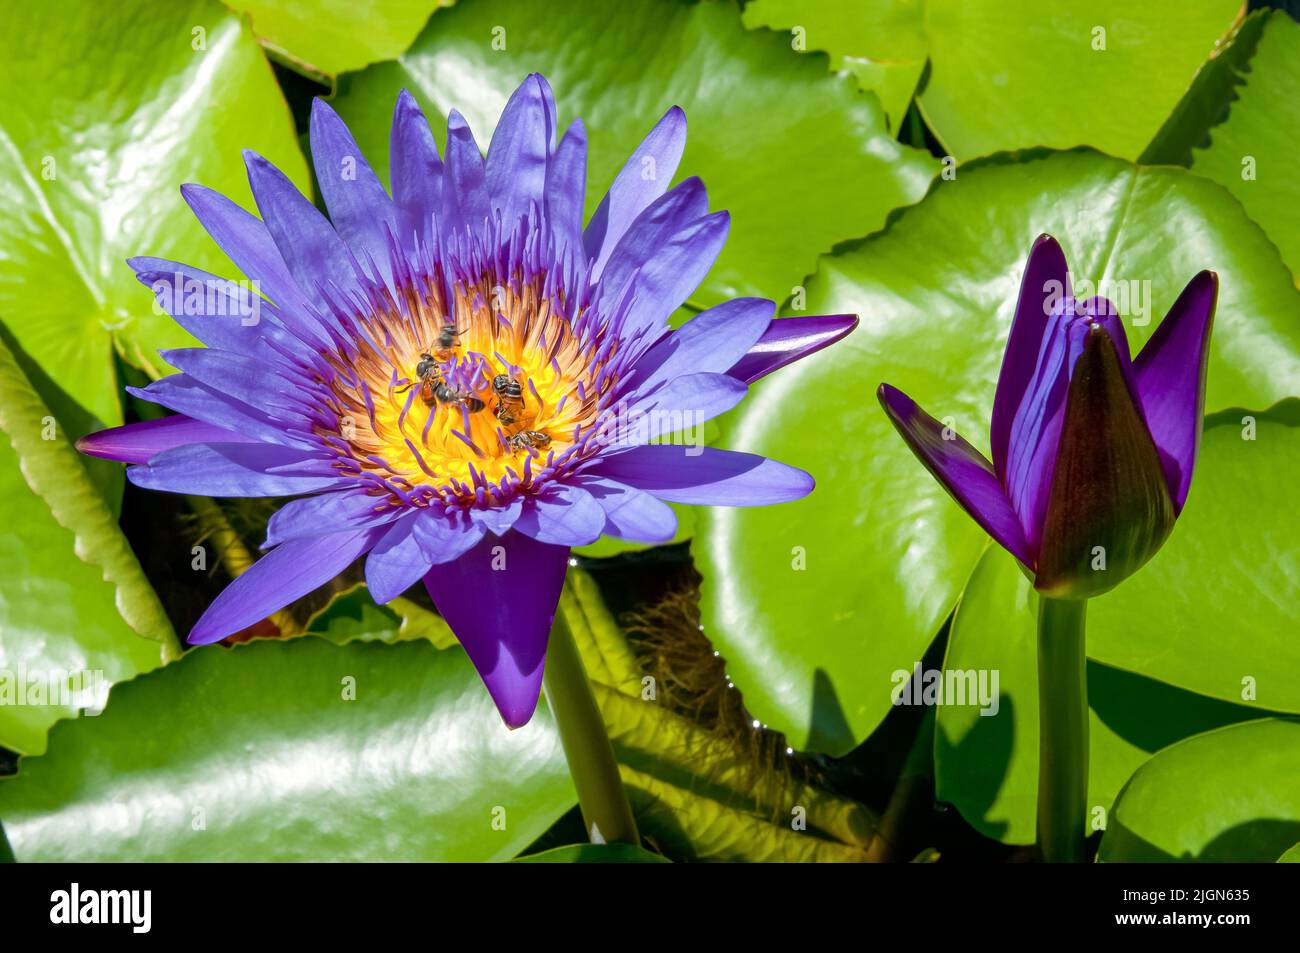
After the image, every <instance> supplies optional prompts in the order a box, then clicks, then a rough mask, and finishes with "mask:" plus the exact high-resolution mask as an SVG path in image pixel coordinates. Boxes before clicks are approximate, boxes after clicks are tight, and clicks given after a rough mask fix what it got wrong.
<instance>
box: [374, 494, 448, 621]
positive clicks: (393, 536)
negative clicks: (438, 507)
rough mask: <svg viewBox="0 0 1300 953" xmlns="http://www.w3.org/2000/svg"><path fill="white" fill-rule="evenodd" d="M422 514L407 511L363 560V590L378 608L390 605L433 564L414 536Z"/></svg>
mask: <svg viewBox="0 0 1300 953" xmlns="http://www.w3.org/2000/svg"><path fill="white" fill-rule="evenodd" d="M426 515H427V514H426V513H425V511H423V510H411V511H410V512H408V513H407V514H406V515H405V516H403V517H402V518H401V519H399V520H398V521H397V522H396V523H394V524H393V525H392V526H389V527H387V529H386V532H385V533H384V535H383V536H381V537H380V539H379V541H378V542H376V543H375V545H374V548H373V549H371V550H370V555H369V556H367V557H366V587H367V588H368V589H369V590H370V597H371V598H372V599H374V600H375V602H377V603H379V604H380V605H384V604H385V603H388V602H392V601H393V600H394V599H396V598H397V597H398V596H400V595H401V594H402V593H404V592H405V591H406V590H407V589H410V588H411V587H412V586H413V585H415V584H416V583H417V582H419V581H420V580H421V579H423V578H424V574H425V573H427V572H428V571H429V567H430V566H432V565H433V560H432V559H431V558H429V557H428V556H426V555H425V553H424V549H423V547H422V546H421V545H420V540H419V538H418V537H417V536H416V535H415V524H416V523H417V522H418V521H419V520H420V519H421V518H423V517H425V516H426Z"/></svg>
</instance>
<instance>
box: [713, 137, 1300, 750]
mask: <svg viewBox="0 0 1300 953" xmlns="http://www.w3.org/2000/svg"><path fill="white" fill-rule="evenodd" d="M1042 232H1049V233H1051V234H1053V235H1055V236H1056V237H1057V238H1058V239H1060V240H1061V243H1062V245H1063V247H1064V248H1065V251H1066V255H1067V258H1068V260H1069V262H1070V264H1071V266H1072V267H1073V269H1074V281H1075V289H1076V291H1085V290H1087V289H1086V288H1085V287H1084V286H1083V284H1082V282H1083V281H1084V280H1085V279H1086V280H1088V281H1090V282H1093V283H1097V282H1099V281H1100V280H1102V279H1106V280H1107V281H1112V282H1116V281H1120V280H1122V281H1124V282H1125V284H1124V285H1123V287H1124V289H1126V290H1130V289H1131V290H1132V291H1133V292H1134V293H1133V294H1131V295H1128V298H1129V300H1128V301H1127V302H1125V301H1120V302H1119V304H1120V306H1121V311H1123V312H1124V317H1125V324H1126V329H1127V331H1128V335H1129V340H1130V342H1131V344H1132V345H1133V347H1134V349H1135V350H1136V349H1137V348H1138V347H1140V346H1141V344H1142V343H1143V342H1144V341H1145V340H1146V339H1147V338H1148V337H1149V336H1150V334H1151V332H1152V330H1153V328H1154V327H1155V326H1156V325H1157V324H1158V323H1159V321H1160V319H1161V318H1162V317H1163V315H1164V313H1165V312H1166V311H1167V310H1168V308H1169V306H1170V305H1172V304H1173V301H1174V298H1175V297H1176V296H1177V295H1178V293H1179V292H1180V291H1181V290H1182V288H1183V286H1184V285H1185V283H1186V282H1187V281H1188V280H1189V279H1191V278H1192V276H1193V275H1195V274H1196V273H1197V272H1199V271H1200V270H1202V269H1204V268H1211V269H1214V270H1215V271H1217V272H1218V273H1219V276H1220V281H1221V293H1220V299H1219V310H1218V317H1217V319H1216V329H1215V337H1214V341H1213V344H1212V347H1211V358H1210V370H1209V392H1208V398H1207V409H1209V410H1218V409H1222V408H1225V407H1230V406H1243V407H1268V406H1270V405H1272V404H1273V403H1275V402H1276V401H1278V400H1280V399H1282V398H1283V397H1286V396H1288V395H1290V394H1293V393H1300V292H1298V291H1297V290H1296V288H1295V286H1294V284H1293V283H1292V281H1291V275H1290V272H1289V271H1288V270H1287V269H1286V266H1285V265H1284V264H1283V263H1282V261H1281V259H1280V258H1279V256H1278V253H1277V250H1276V248H1275V247H1274V246H1273V245H1272V244H1271V243H1270V242H1269V240H1268V238H1267V237H1266V236H1265V235H1264V233H1263V232H1262V231H1261V230H1260V228H1259V227H1258V226H1257V225H1255V224H1254V223H1253V222H1252V221H1250V220H1249V219H1248V218H1247V217H1246V216H1245V214H1244V213H1243V211H1242V210H1241V207H1240V205H1239V203H1238V202H1237V201H1236V200H1235V199H1233V198H1232V196H1231V195H1229V194H1228V193H1227V192H1226V191H1225V190H1224V189H1222V188H1221V187H1219V186H1217V185H1215V184H1214V183H1212V182H1209V181H1208V180H1206V179H1204V178H1201V177H1199V176H1196V175H1192V174H1190V173H1188V172H1186V171H1185V170H1181V169H1175V168H1164V167H1161V168H1146V167H1140V166H1135V165H1132V164H1130V163H1127V162H1124V161H1122V160H1119V159H1113V158H1109V157H1106V156H1102V155H1099V154H1097V153H1094V152H1091V151H1088V150H1076V151H1071V152H1064V153H1051V152H1043V151H1033V152H1030V153H1025V154H1018V155H1012V156H1003V157H996V158H994V159H990V160H983V161H980V162H977V163H974V164H972V165H971V166H968V167H963V169H962V170H961V172H960V173H959V175H958V176H957V178H956V180H954V181H951V182H940V183H938V184H937V185H936V186H935V188H934V189H933V191H932V193H931V194H930V195H929V196H928V197H927V198H926V199H925V201H923V202H922V203H921V204H920V205H918V206H916V207H914V208H911V209H908V210H905V211H904V212H902V213H901V214H899V215H898V216H897V217H896V218H895V219H894V220H893V221H892V223H891V225H890V227H889V228H887V229H886V230H885V231H884V232H882V233H880V234H877V235H874V236H872V237H870V238H868V239H866V240H864V241H862V242H858V243H856V244H853V245H850V246H847V247H845V248H843V249H842V250H840V251H839V252H838V253H837V254H835V255H831V256H828V257H825V258H823V259H822V262H821V267H820V269H819V271H818V273H817V275H816V276H815V277H814V278H813V279H812V280H811V281H810V282H809V287H808V298H807V306H808V309H809V311H811V312H813V313H818V312H821V313H837V312H853V313H856V314H860V315H862V318H863V321H862V324H861V326H860V327H859V328H858V329H857V330H856V331H855V332H854V333H853V334H851V335H849V336H848V337H847V338H846V339H845V340H843V341H841V342H839V343H838V344H836V345H835V346H834V347H831V348H827V349H826V350H825V351H822V352H821V353H819V354H816V355H814V356H813V357H812V358H810V359H808V360H805V361H800V362H799V363H798V364H795V365H792V366H790V367H787V368H783V369H782V370H781V371H779V372H777V373H776V374H773V375H772V376H771V377H769V378H767V379H766V380H764V381H762V382H760V383H758V384H757V385H755V386H754V388H753V389H752V391H751V393H750V395H749V398H748V399H747V400H746V401H745V402H744V403H743V404H741V406H740V407H739V408H737V410H736V411H734V412H732V413H731V414H730V415H728V416H727V417H726V418H724V419H723V420H722V421H721V423H722V429H723V438H722V442H723V444H724V445H726V446H731V447H735V448H736V449H740V450H748V451H751V452H756V453H762V454H765V455H768V456H772V457H775V458H777V459H779V460H783V461H785V462H787V463H791V464H794V465H795V466H800V467H803V468H804V469H806V470H808V471H809V472H811V473H812V474H813V476H814V477H815V478H816V479H817V481H818V486H817V489H815V490H814V491H813V493H812V495H811V496H810V497H809V498H808V499H806V500H801V501H799V502H797V503H789V504H784V505H782V506H773V507H762V508H753V509H731V510H727V509H701V510H700V511H699V512H698V513H697V532H696V534H695V537H694V540H693V543H692V549H693V553H694V555H695V559H696V562H697V564H698V565H699V567H700V571H701V572H702V573H703V575H704V583H703V587H702V596H703V601H704V624H705V630H706V632H707V633H708V635H709V637H710V638H711V639H713V640H714V641H715V642H716V643H717V644H718V646H719V648H720V649H721V651H722V653H723V654H724V655H725V656H726V657H727V660H728V663H729V665H730V666H731V670H732V672H733V674H734V677H735V680H736V683H737V684H738V685H741V686H743V688H744V689H745V697H746V701H747V703H748V704H749V706H750V709H751V710H752V711H753V712H754V715H755V716H756V717H758V718H761V719H762V720H763V721H764V722H766V723H768V724H770V725H772V726H773V727H774V728H776V729H778V730H781V731H784V732H785V733H786V734H787V735H788V736H789V737H790V739H791V742H792V743H793V744H794V745H795V746H796V747H808V746H810V747H813V748H816V749H817V750H821V751H827V752H829V753H832V754H840V753H843V752H845V751H848V750H849V749H851V748H852V747H853V746H854V745H855V744H856V743H857V742H859V741H860V740H862V739H863V738H865V737H866V736H867V735H868V734H870V732H871V731H872V730H873V729H874V728H875V727H876V725H877V724H879V722H880V721H881V719H882V718H884V716H885V714H886V713H887V712H888V711H889V710H890V707H891V706H890V690H891V683H890V675H891V673H892V672H894V671H896V670H898V669H910V668H911V667H912V665H913V663H914V662H915V661H916V660H917V659H920V658H921V656H922V654H923V653H924V651H925V648H926V646H927V645H929V643H930V641H931V640H932V638H933V636H934V634H935V633H936V632H937V631H938V629H939V626H940V623H941V622H942V621H943V619H944V618H945V617H946V616H947V615H948V613H949V612H950V611H951V609H952V607H953V605H954V604H955V603H956V600H957V596H958V594H959V593H960V592H961V589H962V587H963V586H964V585H965V583H966V580H967V579H968V578H970V574H971V571H972V569H973V568H974V565H975V562H976V560H977V559H978V557H979V554H980V552H981V551H982V549H983V546H984V534H983V532H982V531H981V530H980V529H979V528H978V527H977V526H976V525H975V523H974V522H973V521H972V520H971V519H970V518H969V517H968V516H967V515H966V514H965V513H964V512H962V511H961V510H960V508H959V507H958V506H957V505H956V504H955V503H953V502H952V501H951V500H950V499H949V498H948V495H947V494H946V493H945V492H944V490H943V489H942V488H941V487H940V486H939V485H938V484H937V483H936V482H935V481H934V480H933V478H931V477H930V476H929V474H928V473H926V472H925V469H924V468H923V467H922V466H921V464H920V463H919V462H918V461H917V460H916V459H915V458H914V457H913V456H912V454H911V452H910V451H909V450H908V449H907V447H906V446H905V445H904V443H903V441H902V440H900V439H899V438H898V435H897V434H896V433H895V432H894V430H893V428H892V427H891V426H890V425H889V423H888V421H887V420H886V418H885V415H884V414H883V413H882V412H881V411H880V409H879V408H878V406H877V404H876V400H875V395H874V393H873V392H874V390H875V388H876V386H877V385H878V384H879V383H880V382H882V381H888V382H889V383H891V384H894V385H895V386H897V387H899V388H901V389H902V390H904V391H906V392H907V393H909V394H910V395H911V396H912V397H913V398H914V399H916V400H917V402H918V403H919V404H921V406H923V407H925V408H926V409H927V410H929V412H930V413H932V414H933V415H934V416H936V417H937V418H939V419H941V420H944V419H947V420H948V421H949V422H950V423H951V424H952V425H953V426H954V428H955V429H956V430H957V432H959V433H961V434H962V435H963V436H965V437H966V438H967V439H968V440H970V441H971V442H972V443H973V444H974V445H976V446H977V447H979V448H980V449H981V450H984V451H985V452H987V447H988V420H989V415H990V413H991V410H992V404H993V392H994V384H995V382H996V380H997V376H998V370H999V367H1000V364H1001V361H1002V353H1003V349H1004V348H1005V344H1006V335H1007V331H1008V329H1009V327H1010V323H1011V314H1012V311H1013V309H1014V307H1015V299H1016V295H1017V292H1018V289H1019V285H1020V277H1021V272H1022V269H1023V267H1024V261H1025V257H1026V255H1027V254H1028V252H1029V248H1030V246H1031V245H1032V243H1033V241H1034V238H1035V237H1036V236H1037V235H1038V234H1040V233H1042ZM1130 283H1132V284H1130ZM1117 288H1118V286H1116V285H1112V286H1102V287H1101V288H1100V290H1101V291H1102V292H1105V293H1110V294H1111V295H1112V296H1113V297H1121V296H1120V295H1119V294H1118V293H1117ZM1143 321H1145V322H1146V323H1141V322H1143ZM828 448H830V449H829V450H828ZM1192 492H1193V497H1195V496H1196V494H1197V492H1198V490H1197V489H1193V491H1192ZM800 567H803V568H800Z"/></svg>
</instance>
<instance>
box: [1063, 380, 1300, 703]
mask: <svg viewBox="0 0 1300 953" xmlns="http://www.w3.org/2000/svg"><path fill="white" fill-rule="evenodd" d="M1211 373H1213V370H1211ZM1298 471H1300V401H1294V400H1290V401H1285V402H1283V403H1282V404H1280V405H1279V406H1277V407H1275V408H1273V409H1272V410H1270V411H1265V412H1262V413H1256V412H1253V411H1236V410H1233V411H1224V412H1222V413H1220V414H1216V415H1214V417H1212V418H1210V420H1209V421H1208V422H1207V427H1206V430H1205V436H1204V437H1203V438H1202V443H1201V454H1200V458H1199V460H1198V462H1197V466H1196V475H1195V477H1194V479H1193V480H1192V489H1191V494H1190V495H1189V496H1188V498H1187V506H1186V508H1185V509H1184V510H1183V513H1182V516H1181V517H1179V520H1178V525H1177V526H1176V527H1175V528H1174V532H1173V535H1172V536H1171V537H1170V538H1169V541H1168V542H1167V543H1166V544H1165V546H1164V548H1163V549H1161V550H1160V552H1159V553H1157V554H1156V556H1155V558H1154V559H1152V560H1151V562H1150V564H1149V565H1147V566H1146V567H1144V568H1143V569H1142V570H1141V571H1140V572H1138V574H1137V575H1135V576H1134V577H1133V578H1132V579H1130V580H1128V581H1127V582H1125V583H1124V584H1123V585H1121V586H1119V587H1118V588H1116V589H1114V590H1113V591H1111V592H1109V593H1107V594H1106V595H1104V596H1102V597H1100V598H1098V599H1094V600H1093V601H1092V603H1091V604H1090V605H1089V607H1088V655H1089V656H1090V657H1091V658H1095V659H1097V660H1099V661H1102V662H1105V663H1107V664H1108V665H1114V666H1117V667H1119V668H1123V669H1127V670H1129V671H1132V672H1138V673H1140V674H1142V675H1145V676H1147V677H1149V678H1156V679H1159V680H1161V681H1163V682H1168V683H1170V684H1172V685H1177V686H1179V687H1180V688H1186V689H1190V690H1191V691H1195V692H1200V693H1201V694H1204V695H1209V696H1211V697H1214V698H1219V699H1223V700H1225V701H1230V702H1237V703H1241V704H1246V705H1252V706H1258V707H1261V708H1266V709H1272V710H1275V711H1285V712H1295V713H1300V681H1298V680H1297V679H1296V678H1295V673H1296V672H1300V644H1298V643H1297V639H1296V637H1295V636H1296V632H1295V607H1296V604H1297V602H1300V540H1297V538H1296V533H1295V524H1294V521H1293V520H1288V519H1285V518H1282V515H1283V514H1286V513H1291V512H1293V511H1294V509H1295V474H1296V473H1297V472H1298Z"/></svg>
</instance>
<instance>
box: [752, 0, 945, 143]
mask: <svg viewBox="0 0 1300 953" xmlns="http://www.w3.org/2000/svg"><path fill="white" fill-rule="evenodd" d="M924 12H925V11H924V5H923V3H922V0H859V2H856V3H844V2H843V0H753V2H751V3H747V4H746V5H745V12H744V20H745V26H747V27H750V28H753V27H758V26H767V27H772V28H773V29H777V30H788V31H789V32H790V43H791V45H792V46H793V47H794V48H796V49H806V50H824V51H825V52H827V53H829V54H830V58H831V64H830V65H831V69H836V70H839V69H844V70H848V71H849V72H850V73H852V74H853V75H854V76H855V77H856V78H857V80H858V85H859V86H860V87H862V88H863V89H866V90H870V91H871V92H873V93H875V94H876V95H877V96H879V97H880V102H881V105H883V106H884V107H885V114H886V115H887V116H888V117H889V124H890V128H891V129H894V130H897V129H898V126H899V123H901V122H902V121H903V115H904V114H905V113H906V112H907V106H908V104H909V103H910V102H911V101H912V94H913V93H915V92H916V84H917V81H918V80H920V78H921V72H922V71H923V70H924V69H925V61H926V56H927V54H928V52H929V43H928V41H927V40H926V37H925V29H924Z"/></svg>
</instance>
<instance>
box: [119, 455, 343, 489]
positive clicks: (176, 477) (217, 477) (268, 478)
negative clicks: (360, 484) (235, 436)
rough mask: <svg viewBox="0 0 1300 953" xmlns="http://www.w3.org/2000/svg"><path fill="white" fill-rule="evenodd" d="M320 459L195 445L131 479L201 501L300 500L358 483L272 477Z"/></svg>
mask: <svg viewBox="0 0 1300 953" xmlns="http://www.w3.org/2000/svg"><path fill="white" fill-rule="evenodd" d="M314 459H315V458H314V457H312V456H310V455H308V454H305V453H303V452H302V451H300V450H292V449H290V448H288V447H275V446H271V445H268V444H264V443H194V444H188V445H186V446H182V447H173V448H172V449H171V450H164V451H163V452H162V453H159V454H157V455H156V456H154V457H151V458H150V460H149V463H148V465H146V466H134V467H130V468H128V469H127V471H126V475H127V479H129V480H130V481H131V482H132V483H134V484H135V485H136V486H139V487H143V488H144V489H146V490H166V491H167V492H169V493H191V494H195V495H197V496H297V495H300V494H303V493H315V492H318V491H320V490H331V489H335V488H338V487H343V486H349V485H352V484H353V483H354V482H355V481H353V480H351V479H348V478H345V477H332V476H320V475H303V474H295V473H293V472H277V473H269V472H267V471H269V470H270V469H272V468H279V467H290V468H295V467H302V466H304V465H307V464H309V463H311V462H313V461H314Z"/></svg>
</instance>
